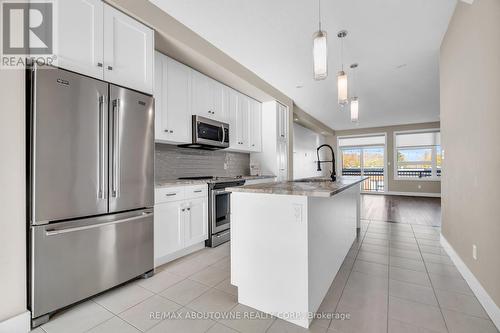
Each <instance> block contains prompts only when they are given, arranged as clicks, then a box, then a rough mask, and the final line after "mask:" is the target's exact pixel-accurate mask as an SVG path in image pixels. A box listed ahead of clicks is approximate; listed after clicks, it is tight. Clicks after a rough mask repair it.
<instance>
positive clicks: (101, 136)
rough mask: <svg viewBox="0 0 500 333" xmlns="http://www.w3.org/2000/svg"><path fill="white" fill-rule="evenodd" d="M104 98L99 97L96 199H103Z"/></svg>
mask: <svg viewBox="0 0 500 333" xmlns="http://www.w3.org/2000/svg"><path fill="white" fill-rule="evenodd" d="M103 105H104V96H99V162H98V163H99V165H98V169H99V189H98V195H97V198H98V199H104V198H105V196H104V195H103V192H104V191H103V183H104V172H105V171H104V119H103V118H104V107H103Z"/></svg>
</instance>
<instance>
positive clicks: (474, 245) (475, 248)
mask: <svg viewBox="0 0 500 333" xmlns="http://www.w3.org/2000/svg"><path fill="white" fill-rule="evenodd" d="M472 258H473V259H474V260H477V246H476V244H472Z"/></svg>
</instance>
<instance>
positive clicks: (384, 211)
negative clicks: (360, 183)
mask: <svg viewBox="0 0 500 333" xmlns="http://www.w3.org/2000/svg"><path fill="white" fill-rule="evenodd" d="M361 218H362V219H364V220H378V221H388V222H397V223H407V224H420V225H430V226H441V199H440V198H424V197H406V196H394V195H378V194H362V195H361Z"/></svg>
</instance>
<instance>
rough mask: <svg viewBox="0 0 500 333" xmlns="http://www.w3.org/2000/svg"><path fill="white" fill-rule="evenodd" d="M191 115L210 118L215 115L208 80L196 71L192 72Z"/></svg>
mask: <svg viewBox="0 0 500 333" xmlns="http://www.w3.org/2000/svg"><path fill="white" fill-rule="evenodd" d="M191 73H192V76H191V77H192V88H191V91H192V94H191V98H192V104H191V105H192V113H193V114H195V115H198V116H202V117H207V118H212V117H213V116H214V114H215V112H214V110H213V108H212V106H213V105H212V104H213V103H212V101H211V100H212V99H211V91H210V81H209V80H210V78H209V77H208V76H205V75H203V74H201V73H200V72H197V71H192V72H191Z"/></svg>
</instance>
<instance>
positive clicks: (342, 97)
mask: <svg viewBox="0 0 500 333" xmlns="http://www.w3.org/2000/svg"><path fill="white" fill-rule="evenodd" d="M346 36H347V31H346V30H342V31H339V33H338V34H337V37H338V38H340V61H341V63H342V69H341V70H340V71H339V72H338V73H337V90H338V101H339V104H340V106H345V105H346V104H347V103H348V102H349V97H348V94H347V74H346V72H344V38H345V37H346Z"/></svg>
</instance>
